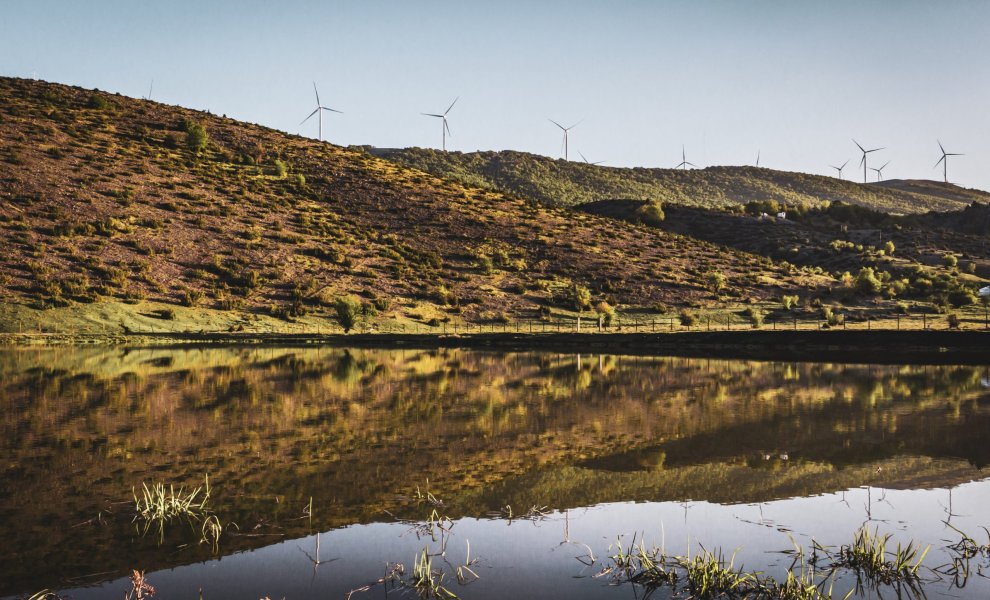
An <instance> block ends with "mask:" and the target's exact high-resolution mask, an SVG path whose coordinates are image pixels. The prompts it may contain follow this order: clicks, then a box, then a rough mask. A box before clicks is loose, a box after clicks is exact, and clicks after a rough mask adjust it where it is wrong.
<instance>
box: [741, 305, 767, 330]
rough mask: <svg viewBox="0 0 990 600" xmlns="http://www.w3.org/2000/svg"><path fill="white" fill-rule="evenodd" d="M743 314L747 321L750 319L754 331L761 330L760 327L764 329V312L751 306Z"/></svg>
mask: <svg viewBox="0 0 990 600" xmlns="http://www.w3.org/2000/svg"><path fill="white" fill-rule="evenodd" d="M743 314H744V315H745V317H746V318H747V319H749V323H750V325H752V326H753V329H759V328H760V327H763V317H764V315H763V311H762V310H760V309H758V308H756V307H754V306H750V307H749V308H747V309H746V311H745V312H744V313H743Z"/></svg>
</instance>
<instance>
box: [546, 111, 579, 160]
mask: <svg viewBox="0 0 990 600" xmlns="http://www.w3.org/2000/svg"><path fill="white" fill-rule="evenodd" d="M547 120H548V121H550V122H551V123H553V124H554V125H556V126H557V127H560V130H561V131H563V132H564V160H567V132H568V131H570V130H572V129H574V128H575V127H577V126H578V125H580V124H581V123H582V121H578V122H577V123H575V124H573V125H571V126H570V127H564V126H563V125H561V124H560V123H558V122H556V121H554V120H553V119H547ZM578 154H580V152H579V153H578Z"/></svg>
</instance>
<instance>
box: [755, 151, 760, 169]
mask: <svg viewBox="0 0 990 600" xmlns="http://www.w3.org/2000/svg"><path fill="white" fill-rule="evenodd" d="M756 166H757V168H759V166H760V151H759V150H757V151H756Z"/></svg>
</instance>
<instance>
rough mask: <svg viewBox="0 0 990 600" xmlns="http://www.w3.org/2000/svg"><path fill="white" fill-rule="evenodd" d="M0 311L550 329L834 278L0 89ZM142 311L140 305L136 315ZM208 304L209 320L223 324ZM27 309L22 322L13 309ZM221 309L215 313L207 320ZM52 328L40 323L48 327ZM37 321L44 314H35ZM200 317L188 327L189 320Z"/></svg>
mask: <svg viewBox="0 0 990 600" xmlns="http://www.w3.org/2000/svg"><path fill="white" fill-rule="evenodd" d="M0 232H2V235H3V239H4V242H5V246H6V248H5V250H6V251H5V252H4V254H3V256H2V257H0V298H2V301H3V307H4V311H0V312H3V313H4V314H6V315H8V316H9V318H8V319H7V320H6V321H5V323H4V324H3V326H4V327H5V328H6V329H8V330H9V329H11V328H14V327H15V325H14V324H13V323H12V322H11V320H10V319H13V318H15V317H16V318H18V319H22V318H27V317H26V316H25V315H24V314H23V310H27V308H24V309H23V310H22V309H21V308H18V307H29V308H31V309H43V308H53V307H55V308H62V309H63V311H64V309H66V308H68V309H71V310H70V311H69V312H70V313H72V314H83V313H85V314H87V315H89V316H87V318H86V319H85V320H83V322H80V321H74V322H72V323H71V326H74V327H82V326H84V325H85V324H86V323H93V324H94V326H102V327H106V325H107V324H108V323H109V324H113V323H115V322H117V321H124V317H123V316H121V315H122V314H124V313H126V317H127V318H128V319H136V318H138V317H139V316H140V317H141V318H144V319H146V320H147V319H151V320H157V321H158V322H159V323H160V324H161V325H162V326H163V327H165V328H167V327H168V326H170V325H169V324H170V323H171V322H173V321H176V320H182V319H184V318H186V317H187V316H188V315H189V314H190V311H186V310H181V309H178V308H177V309H172V308H170V307H175V306H178V305H182V306H184V307H185V308H190V309H195V311H192V312H194V313H196V314H198V315H201V314H204V313H207V312H209V311H215V314H217V315H220V316H219V317H217V318H216V319H206V320H205V321H204V320H203V319H202V318H200V319H199V320H191V321H189V322H188V323H185V324H184V325H180V326H185V327H193V328H197V329H198V328H209V327H216V326H218V325H227V326H229V327H242V326H244V325H245V323H250V322H252V321H253V320H257V319H263V318H268V319H270V320H272V322H273V323H275V324H277V323H278V322H284V321H287V320H294V319H317V320H319V319H328V318H330V317H331V316H332V315H333V314H334V308H333V305H334V303H335V302H336V300H337V299H339V298H341V297H344V296H347V295H351V294H353V295H356V296H357V297H359V298H360V299H361V301H362V308H361V311H362V314H363V316H364V318H365V319H366V321H369V322H370V321H389V322H395V323H429V322H432V323H437V322H440V321H450V320H454V321H461V322H465V321H467V322H490V321H499V320H505V319H509V318H519V317H523V318H536V317H539V316H544V317H545V316H547V315H548V314H551V313H554V312H556V311H568V310H571V309H573V308H575V302H574V290H575V287H574V286H575V285H579V286H584V287H587V288H588V289H589V296H590V301H591V302H598V301H599V300H608V301H609V302H611V303H613V304H623V305H628V306H640V307H650V306H655V305H657V304H658V303H666V304H670V305H674V306H676V305H684V304H689V303H695V304H697V303H698V302H701V301H703V300H704V299H705V298H708V297H709V296H710V291H709V290H708V289H706V285H705V284H704V282H703V275H704V274H705V273H708V272H711V271H716V270H717V271H719V272H722V273H724V274H726V276H728V277H730V278H732V279H734V280H736V281H738V284H737V285H735V286H733V288H732V290H731V294H732V297H734V298H736V299H738V300H741V299H746V298H749V299H754V300H760V299H772V298H776V297H778V296H779V295H780V294H782V293H802V294H804V293H811V291H814V290H818V289H825V288H826V286H828V285H830V279H829V278H828V277H827V276H823V275H821V274H815V273H812V272H810V271H801V270H795V269H794V268H793V267H791V266H789V265H786V264H779V263H773V262H771V261H768V260H766V259H764V258H762V257H759V256H756V255H753V254H750V253H745V252H737V251H731V250H726V249H725V248H721V247H718V246H716V245H713V244H710V243H708V242H704V241H699V240H695V239H692V238H687V237H683V236H680V235H676V234H671V233H667V232H662V231H658V230H656V229H652V228H649V227H645V226H641V225H635V224H619V223H617V222H615V221H613V220H609V219H606V218H602V217H597V216H592V215H587V214H581V213H573V212H571V211H566V210H559V209H552V208H546V207H542V206H539V205H536V204H533V203H532V202H528V201H526V200H523V199H519V198H518V197H516V196H513V197H507V196H504V195H502V194H501V193H499V192H497V191H492V190H490V189H488V190H485V189H478V188H472V187H469V186H466V185H463V184H461V183H457V182H452V181H446V180H443V179H439V178H437V177H434V176H430V175H427V174H425V173H423V172H420V171H417V170H413V169H409V168H406V167H403V166H401V165H398V164H396V163H393V162H389V161H386V160H382V159H378V158H374V157H371V156H369V155H368V154H366V153H364V152H360V151H356V150H348V149H343V148H340V147H336V146H333V145H331V144H327V143H320V142H317V141H314V140H311V139H306V138H301V137H298V136H291V135H286V134H283V133H280V132H276V131H273V130H270V129H266V128H264V127H260V126H256V125H251V124H246V123H240V122H237V121H234V120H231V119H227V118H224V117H218V116H215V115H211V114H208V113H201V112H195V111H191V110H186V109H183V108H179V107H173V106H166V105H162V104H158V103H155V102H149V101H144V100H137V99H131V98H126V97H121V96H115V95H111V94H106V93H102V92H96V91H88V90H83V89H79V88H72V87H68V86H62V85H56V84H48V83H43V82H35V81H27V80H19V79H9V78H8V79H0ZM128 307H131V308H128ZM208 309H209V310H208ZM18 311H20V312H18ZM211 314H213V313H211ZM40 319H41V320H42V321H43V320H44V317H40ZM35 320H38V319H37V317H36V319H35ZM190 323H191V324H190Z"/></svg>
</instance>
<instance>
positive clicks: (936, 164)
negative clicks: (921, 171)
mask: <svg viewBox="0 0 990 600" xmlns="http://www.w3.org/2000/svg"><path fill="white" fill-rule="evenodd" d="M943 160H945V155H944V154H943V155H942V158H940V159H938V162H937V163H935V166H934V167H932V168H933V169H937V168H938V166H939V165H940V164H942V161H943Z"/></svg>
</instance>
